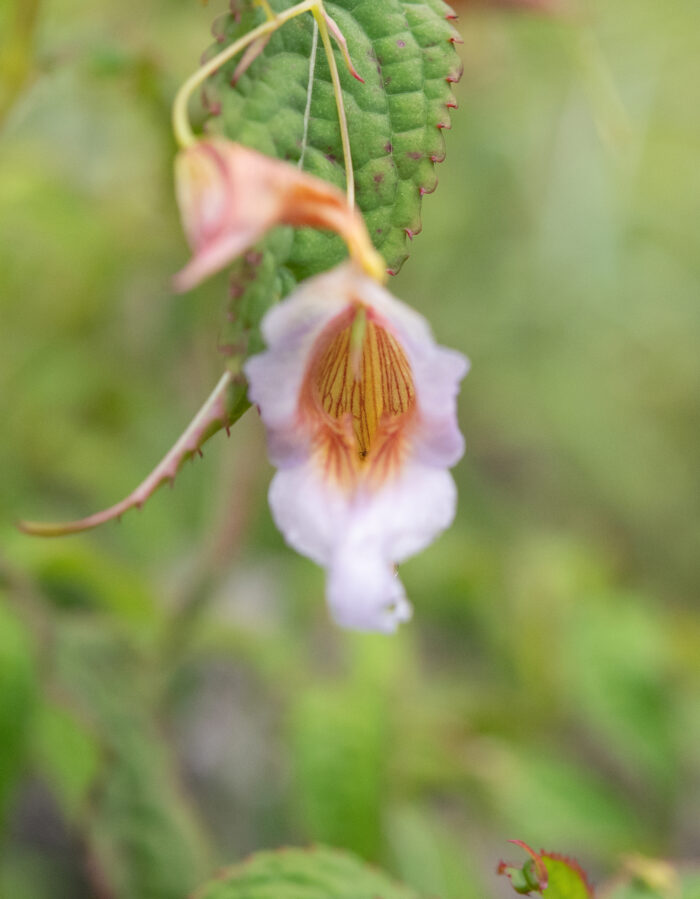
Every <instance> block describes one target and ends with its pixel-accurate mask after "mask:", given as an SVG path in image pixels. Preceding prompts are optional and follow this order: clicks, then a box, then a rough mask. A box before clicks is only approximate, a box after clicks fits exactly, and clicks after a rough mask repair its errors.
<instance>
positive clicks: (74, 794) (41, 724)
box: [33, 701, 102, 822]
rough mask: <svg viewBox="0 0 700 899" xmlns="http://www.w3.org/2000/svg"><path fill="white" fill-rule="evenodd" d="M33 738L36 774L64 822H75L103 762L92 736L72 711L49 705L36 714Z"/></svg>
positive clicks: (46, 703) (44, 705)
mask: <svg viewBox="0 0 700 899" xmlns="http://www.w3.org/2000/svg"><path fill="white" fill-rule="evenodd" d="M33 734H34V736H33V743H34V756H35V759H36V764H37V769H38V771H39V773H40V774H41V776H42V777H43V779H44V780H45V781H46V783H47V784H48V786H49V787H50V788H51V790H52V791H53V793H54V796H55V797H56V799H57V800H58V805H59V807H60V808H61V811H62V812H63V814H64V815H65V816H66V818H67V820H68V821H71V822H74V821H78V820H79V817H80V815H81V813H82V812H84V811H85V808H86V804H87V801H88V796H89V792H90V789H91V787H92V786H93V784H94V783H95V781H96V778H97V775H98V773H99V770H100V763H101V761H102V759H101V753H100V747H99V744H98V742H97V740H96V738H95V735H94V734H93V733H92V732H91V730H90V728H89V727H87V726H86V725H85V723H84V722H82V721H80V719H79V717H78V716H77V715H76V714H75V713H74V712H73V710H71V709H69V708H66V707H63V706H60V705H57V704H53V703H51V702H49V701H46V702H44V704H43V705H42V706H40V708H39V709H38V711H37V715H36V720H35V722H34V728H33Z"/></svg>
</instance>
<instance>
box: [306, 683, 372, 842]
mask: <svg viewBox="0 0 700 899" xmlns="http://www.w3.org/2000/svg"><path fill="white" fill-rule="evenodd" d="M291 724H292V740H293V743H292V746H293V759H294V784H295V791H296V794H297V798H298V802H299V805H300V809H301V813H302V819H303V821H304V823H305V825H306V829H307V832H308V835H309V836H310V837H311V839H313V840H323V841H326V842H333V843H336V844H337V845H341V846H347V847H348V848H349V849H352V850H353V851H355V852H358V853H359V854H361V855H362V856H364V857H365V858H376V855H377V852H378V848H379V841H380V816H381V800H382V786H383V767H384V760H385V752H386V749H387V744H386V738H387V730H386V719H385V708H384V704H383V702H382V699H381V696H377V695H376V694H372V693H365V692H362V691H358V690H357V689H355V688H354V687H353V686H352V685H351V686H347V685H343V684H338V685H324V686H321V685H319V686H314V687H309V688H308V689H307V690H306V691H305V692H304V693H303V694H302V695H301V696H300V697H299V699H298V701H297V702H296V703H295V705H294V708H293V711H292V722H291Z"/></svg>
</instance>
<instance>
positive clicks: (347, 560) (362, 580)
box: [327, 541, 412, 634]
mask: <svg viewBox="0 0 700 899" xmlns="http://www.w3.org/2000/svg"><path fill="white" fill-rule="evenodd" d="M327 594H328V604H329V606H330V609H331V613H332V615H333V618H334V619H335V621H336V622H337V623H338V624H339V625H341V626H342V627H348V628H353V629H354V630H361V631H380V632H381V633H385V634H391V633H393V632H394V631H395V630H396V628H397V627H398V626H399V624H400V623H401V622H402V621H408V620H409V619H410V617H411V614H412V608H411V604H410V603H409V601H408V600H407V599H406V594H405V592H404V588H403V584H402V583H401V581H400V580H399V578H398V577H397V576H396V574H395V573H394V566H393V565H392V564H390V563H388V562H387V561H386V559H385V558H383V557H382V556H381V555H380V554H379V553H378V552H377V548H376V547H374V546H372V545H371V544H370V543H367V542H362V541H361V542H359V543H350V544H344V545H343V546H341V547H340V549H339V551H338V552H337V554H336V556H335V558H334V559H333V561H332V562H331V565H330V567H329V570H328V588H327Z"/></svg>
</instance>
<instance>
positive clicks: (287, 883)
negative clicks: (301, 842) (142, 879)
mask: <svg viewBox="0 0 700 899" xmlns="http://www.w3.org/2000/svg"><path fill="white" fill-rule="evenodd" d="M380 897H381V899H420V897H419V895H418V894H417V893H415V892H414V891H413V890H410V889H409V888H408V887H404V886H401V885H400V884H398V883H396V882H395V881H393V880H391V878H389V877H388V876H387V875H386V874H383V873H382V872H381V871H379V870H378V869H376V868H373V867H370V866H368V865H366V864H365V863H364V862H361V861H360V860H359V859H356V858H355V857H354V856H352V855H350V854H349V853H347V852H341V851H338V850H336V849H329V848H327V847H324V846H319V847H314V848H311V849H280V850H277V851H276V852H259V853H256V854H255V855H253V856H251V858H250V859H248V861H246V862H243V863H242V864H240V865H236V866H235V867H233V868H229V869H227V870H225V871H223V872H222V873H221V874H220V876H219V877H218V878H217V879H216V880H214V881H212V882H211V883H208V884H207V885H206V886H204V887H202V889H201V890H199V891H198V892H195V894H194V896H193V897H192V899H380Z"/></svg>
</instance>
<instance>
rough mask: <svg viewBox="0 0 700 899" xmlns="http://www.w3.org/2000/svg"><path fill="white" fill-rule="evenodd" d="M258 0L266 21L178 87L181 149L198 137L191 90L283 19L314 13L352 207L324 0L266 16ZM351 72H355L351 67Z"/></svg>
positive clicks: (263, 1) (176, 124)
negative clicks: (191, 109) (193, 122)
mask: <svg viewBox="0 0 700 899" xmlns="http://www.w3.org/2000/svg"><path fill="white" fill-rule="evenodd" d="M259 3H260V5H261V6H262V7H263V9H265V12H266V14H267V15H268V19H267V21H266V22H263V23H262V24H261V25H258V26H257V28H253V30H252V31H249V32H248V34H245V35H243V37H240V38H239V39H238V40H237V41H234V42H233V43H232V44H231V45H230V46H228V47H226V49H225V50H222V51H221V53H218V54H217V55H216V56H213V57H212V58H211V59H210V60H209V61H208V62H206V63H204V65H203V66H201V67H200V68H199V69H197V71H196V72H194V73H193V74H192V75H190V77H189V78H188V79H187V80H186V81H185V83H184V84H183V85H182V87H181V88H180V90H179V91H178V92H177V96H176V97H175V102H174V103H173V130H174V132H175V138H176V140H177V142H178V144H179V145H180V146H181V147H182V148H186V147H190V146H192V145H193V144H194V143H196V140H197V138H196V136H195V134H194V132H193V131H192V127H191V126H190V122H189V116H188V113H187V104H188V102H189V99H190V97H191V96H192V94H193V93H194V91H195V90H196V89H197V88H198V87H199V86H200V85H201V84H203V83H204V81H206V79H207V78H208V77H209V76H210V75H212V74H213V73H214V72H216V70H217V69H219V68H220V67H221V66H222V65H224V64H225V63H227V62H228V61H229V60H230V59H232V58H233V57H234V56H236V54H238V53H240V52H241V51H242V50H245V48H246V47H247V46H249V45H250V44H252V43H253V42H254V41H256V40H258V39H259V38H261V37H264V36H265V35H267V34H272V32H273V31H276V30H277V29H278V28H280V27H281V26H282V25H284V24H285V22H289V21H290V20H291V19H293V18H295V17H296V16H300V15H302V14H303V13H305V12H310V13H312V14H313V16H314V19H315V20H316V24H317V26H318V29H319V32H320V35H321V40H322V41H323V49H324V51H325V54H326V57H327V59H328V68H329V70H330V75H331V82H332V84H333V94H334V96H335V104H336V109H337V111H338V121H339V123H340V140H341V143H342V145H343V162H344V165H345V181H346V193H347V198H348V206H350V208H353V207H354V205H355V176H354V172H353V168H352V153H351V150H350V134H349V132H348V122H347V116H346V115H345V104H344V103H343V89H342V87H341V85H340V76H339V74H338V65H337V63H336V61H335V55H334V53H333V45H332V43H331V36H330V32H329V30H328V23H327V20H326V13H325V10H324V8H323V0H302V2H301V3H297V5H296V6H292V7H290V8H289V9H285V10H283V11H282V12H280V13H277V15H274V14H273V18H269V15H270V13H272V10H271V8H270V7H269V3H267V0H259ZM343 44H344V41H343ZM342 49H344V47H341V50H342ZM344 53H345V55H346V62H348V64H349V65H351V63H350V58H349V57H348V56H347V50H346V49H345V50H344ZM351 70H352V69H351ZM352 71H353V73H354V70H352Z"/></svg>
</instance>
